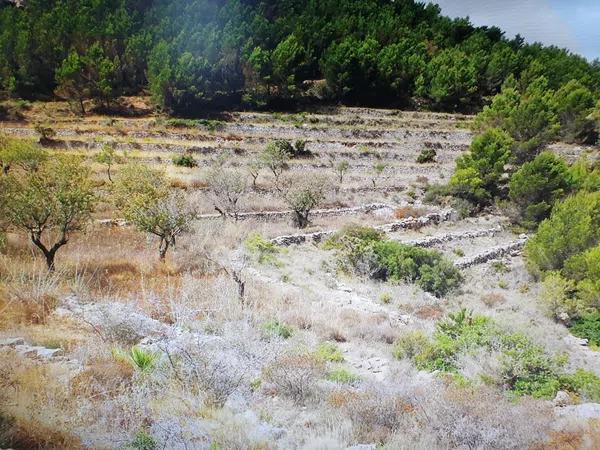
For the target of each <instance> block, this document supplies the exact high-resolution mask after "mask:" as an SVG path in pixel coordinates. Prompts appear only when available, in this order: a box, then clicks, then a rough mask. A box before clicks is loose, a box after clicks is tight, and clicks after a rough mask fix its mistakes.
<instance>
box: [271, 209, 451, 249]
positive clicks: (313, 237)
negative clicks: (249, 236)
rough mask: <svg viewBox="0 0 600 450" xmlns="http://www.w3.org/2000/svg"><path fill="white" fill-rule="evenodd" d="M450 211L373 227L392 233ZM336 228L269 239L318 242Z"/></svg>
mask: <svg viewBox="0 0 600 450" xmlns="http://www.w3.org/2000/svg"><path fill="white" fill-rule="evenodd" d="M450 216H451V211H447V210H446V211H441V212H435V213H431V214H427V215H425V216H421V217H408V218H406V219H403V220H398V221H396V222H392V223H389V224H385V225H379V226H376V227H374V228H375V229H376V230H379V231H383V232H385V233H393V232H395V231H399V230H406V229H411V230H416V229H419V228H422V227H424V226H426V225H437V224H438V223H440V222H442V221H446V220H450ZM336 232H337V230H328V231H317V232H315V233H304V234H289V235H286V236H279V237H276V238H274V239H271V242H272V243H273V244H275V245H280V246H282V247H287V246H290V245H295V244H304V243H307V242H315V243H318V242H320V241H322V240H323V238H326V237H328V236H331V235H332V234H334V233H336Z"/></svg>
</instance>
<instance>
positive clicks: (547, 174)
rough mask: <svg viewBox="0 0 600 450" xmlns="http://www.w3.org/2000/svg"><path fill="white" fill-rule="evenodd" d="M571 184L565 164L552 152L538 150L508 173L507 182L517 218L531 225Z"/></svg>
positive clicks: (569, 188) (541, 216)
mask: <svg viewBox="0 0 600 450" xmlns="http://www.w3.org/2000/svg"><path fill="white" fill-rule="evenodd" d="M571 187H572V183H571V176H570V174H569V168H568V166H567V165H566V164H565V162H564V161H563V160H562V159H561V158H559V157H558V156H556V155H555V154H554V153H552V152H549V151H547V152H542V153H540V154H539V155H538V156H536V158H535V159H534V160H533V161H530V162H527V163H525V164H523V166H521V168H520V169H519V170H518V171H517V172H516V173H515V174H514V175H513V176H512V178H511V180H510V184H509V196H510V199H511V201H512V202H513V203H514V204H515V205H516V206H517V207H518V209H519V214H520V217H519V219H520V220H519V221H520V223H521V224H522V225H523V226H525V227H527V228H535V227H536V226H537V224H538V223H539V222H541V221H542V220H543V219H545V218H547V217H548V216H549V215H550V211H551V209H552V205H553V204H554V202H556V201H557V200H559V199H560V198H562V197H563V196H565V195H566V194H567V193H568V192H569V191H570V190H571Z"/></svg>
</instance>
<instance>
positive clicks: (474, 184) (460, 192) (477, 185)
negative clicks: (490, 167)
mask: <svg viewBox="0 0 600 450" xmlns="http://www.w3.org/2000/svg"><path fill="white" fill-rule="evenodd" d="M443 192H444V190H442V191H441V192H440V193H443ZM446 192H448V193H451V194H452V195H454V196H455V197H458V198H461V199H464V200H467V201H469V202H471V203H473V204H486V203H489V202H490V200H491V197H490V193H489V192H488V191H486V190H485V188H484V187H483V180H482V179H481V178H480V177H479V172H477V169H475V168H474V167H465V168H462V169H459V168H457V169H456V170H455V171H454V174H453V175H452V177H451V178H450V183H449V184H448V188H446Z"/></svg>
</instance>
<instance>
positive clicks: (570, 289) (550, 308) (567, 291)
mask: <svg viewBox="0 0 600 450" xmlns="http://www.w3.org/2000/svg"><path fill="white" fill-rule="evenodd" d="M574 293H575V282H574V281H573V280H570V279H568V278H565V277H563V276H562V275H561V274H560V272H557V271H554V272H548V273H546V274H545V275H544V280H543V281H542V286H541V289H540V295H539V300H540V303H541V304H542V306H543V307H544V309H545V310H546V313H547V314H548V315H549V316H550V317H552V318H553V319H561V318H571V317H577V316H579V315H580V314H581V312H582V311H584V310H585V305H583V304H582V302H580V301H578V299H577V298H576V297H575V296H574ZM565 314H566V317H565Z"/></svg>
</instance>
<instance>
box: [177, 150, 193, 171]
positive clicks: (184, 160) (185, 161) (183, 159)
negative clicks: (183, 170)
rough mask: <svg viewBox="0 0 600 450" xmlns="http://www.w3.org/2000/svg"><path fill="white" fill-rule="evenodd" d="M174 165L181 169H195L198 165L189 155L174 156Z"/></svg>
mask: <svg viewBox="0 0 600 450" xmlns="http://www.w3.org/2000/svg"><path fill="white" fill-rule="evenodd" d="M173 164H175V165H176V166H179V167H188V168H193V167H196V166H197V165H198V163H197V162H196V159H195V158H194V157H193V156H192V155H191V154H189V153H184V154H183V155H175V156H173Z"/></svg>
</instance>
